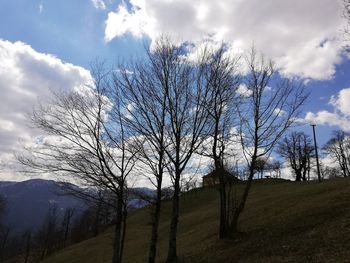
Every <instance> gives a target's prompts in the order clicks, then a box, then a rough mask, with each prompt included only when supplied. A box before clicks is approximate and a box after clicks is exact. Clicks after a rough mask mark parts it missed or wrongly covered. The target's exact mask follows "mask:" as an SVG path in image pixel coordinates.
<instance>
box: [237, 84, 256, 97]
mask: <svg viewBox="0 0 350 263" xmlns="http://www.w3.org/2000/svg"><path fill="white" fill-rule="evenodd" d="M236 92H237V93H238V94H239V95H242V96H243V97H249V96H250V95H252V93H253V92H252V91H251V90H249V89H248V87H247V85H245V84H240V85H239V86H238V89H237V90H236Z"/></svg>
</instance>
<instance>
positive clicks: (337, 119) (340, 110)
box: [305, 88, 350, 132]
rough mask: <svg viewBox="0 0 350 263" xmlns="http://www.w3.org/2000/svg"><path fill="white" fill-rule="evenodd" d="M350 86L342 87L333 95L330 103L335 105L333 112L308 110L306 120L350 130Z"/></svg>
mask: <svg viewBox="0 0 350 263" xmlns="http://www.w3.org/2000/svg"><path fill="white" fill-rule="evenodd" d="M349 101H350V88H345V89H342V90H340V91H339V92H338V94H337V95H335V96H332V97H331V99H330V101H329V104H331V105H332V106H333V112H329V111H326V110H323V111H319V112H317V113H312V112H308V113H307V114H306V116H305V121H306V122H309V123H315V124H322V125H330V126H336V127H338V128H340V129H342V130H344V131H347V132H350V104H349Z"/></svg>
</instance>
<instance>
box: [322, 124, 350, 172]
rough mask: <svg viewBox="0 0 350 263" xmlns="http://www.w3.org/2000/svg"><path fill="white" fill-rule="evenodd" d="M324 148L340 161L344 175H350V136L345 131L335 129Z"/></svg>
mask: <svg viewBox="0 0 350 263" xmlns="http://www.w3.org/2000/svg"><path fill="white" fill-rule="evenodd" d="M323 149H324V150H325V151H326V153H328V154H329V155H330V156H331V157H332V158H334V159H335V160H336V161H337V162H338V165H339V167H340V169H341V171H342V174H343V176H344V177H347V176H350V137H349V136H348V135H347V134H346V133H345V132H343V131H340V130H339V131H334V132H333V137H332V138H331V139H330V140H329V141H328V142H327V143H326V145H325V146H324V147H323Z"/></svg>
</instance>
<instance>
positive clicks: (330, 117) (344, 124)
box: [305, 110, 350, 131]
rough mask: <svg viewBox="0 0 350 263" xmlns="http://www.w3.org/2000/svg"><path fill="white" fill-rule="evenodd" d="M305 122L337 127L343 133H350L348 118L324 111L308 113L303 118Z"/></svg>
mask: <svg viewBox="0 0 350 263" xmlns="http://www.w3.org/2000/svg"><path fill="white" fill-rule="evenodd" d="M305 121H306V122H307V123H312V124H320V125H329V126H337V127H339V128H341V129H343V130H345V131H350V118H349V116H341V115H339V114H337V113H332V112H328V111H325V110H323V111H319V112H317V113H312V112H308V113H307V114H306V116H305Z"/></svg>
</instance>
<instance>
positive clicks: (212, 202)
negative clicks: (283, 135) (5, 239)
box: [45, 179, 350, 263]
mask: <svg viewBox="0 0 350 263" xmlns="http://www.w3.org/2000/svg"><path fill="white" fill-rule="evenodd" d="M240 187H241V186H239V187H238V191H240V189H239V188H240ZM169 208H170V204H169V203H165V204H164V207H163V211H162V218H161V225H160V242H159V250H158V251H159V253H158V254H159V257H158V261H159V262H164V261H165V260H164V259H165V256H166V251H167V237H168V235H167V233H168V225H169V213H170V209H169ZM217 219H218V199H217V192H216V190H215V189H200V190H195V191H192V192H190V193H189V194H187V195H186V196H183V197H182V203H181V217H180V223H179V232H178V233H179V234H178V253H179V256H180V259H181V261H182V262H350V180H349V179H337V180H331V181H325V182H322V183H318V182H308V183H293V182H286V181H284V182H276V181H271V180H264V181H263V182H256V183H255V184H254V185H253V188H252V191H251V194H250V196H249V200H248V203H247V207H246V210H245V211H244V214H243V215H242V217H241V220H240V231H241V233H240V234H239V235H237V237H236V238H235V239H234V240H230V241H218V239H217V229H218V220H217ZM148 223H149V210H147V209H142V210H139V211H137V212H135V213H133V214H132V215H130V217H129V221H128V230H127V239H126V244H125V262H132V263H134V262H146V257H147V248H148V247H147V241H148V237H149V232H150V227H149V224H148ZM112 233H113V229H112V228H111V229H109V230H108V231H106V232H105V233H103V234H101V235H100V236H98V237H97V238H93V239H90V240H87V241H84V242H82V243H79V244H77V245H74V246H71V247H69V248H66V249H65V250H62V251H60V252H57V253H56V254H55V255H53V256H52V257H50V258H48V259H47V260H46V261H45V263H100V262H101V263H102V262H110V258H111V254H112V249H111V245H112V240H113V234H112Z"/></svg>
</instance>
